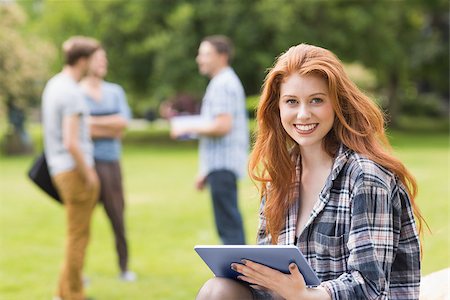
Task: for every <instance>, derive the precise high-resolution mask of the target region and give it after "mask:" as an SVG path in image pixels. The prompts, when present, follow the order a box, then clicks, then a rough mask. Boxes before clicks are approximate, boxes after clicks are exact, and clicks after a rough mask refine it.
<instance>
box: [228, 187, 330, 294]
mask: <svg viewBox="0 0 450 300" xmlns="http://www.w3.org/2000/svg"><path fill="white" fill-rule="evenodd" d="M265 205H266V196H263V197H262V199H261V204H260V207H259V225H258V234H257V244H258V245H270V244H271V243H272V237H271V236H270V234H268V233H267V220H266V217H265V215H264V208H265ZM233 268H235V270H236V271H237V272H239V273H241V274H242V275H243V276H241V277H240V279H241V280H243V281H246V282H249V283H251V284H254V285H256V286H259V287H260V288H263V289H264V290H267V291H270V292H271V293H273V295H274V296H277V297H278V296H281V297H282V298H284V299H288V300H295V299H302V300H308V299H310V300H316V299H317V300H330V299H331V296H330V294H329V293H328V292H327V291H326V289H325V288H324V287H322V286H318V287H315V288H307V287H306V284H305V280H304V278H303V276H302V275H301V273H300V271H299V270H298V268H297V266H296V265H295V264H292V265H291V266H289V270H290V272H291V274H283V273H281V272H279V271H277V270H274V269H271V268H269V267H266V266H264V265H261V264H258V263H254V262H251V261H246V262H245V265H244V264H233ZM277 297H275V298H276V299H278V298H277Z"/></svg>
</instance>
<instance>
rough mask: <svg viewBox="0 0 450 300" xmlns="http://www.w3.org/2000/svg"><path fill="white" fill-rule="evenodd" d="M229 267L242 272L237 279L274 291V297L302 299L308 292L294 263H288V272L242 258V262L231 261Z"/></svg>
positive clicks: (289, 299)
mask: <svg viewBox="0 0 450 300" xmlns="http://www.w3.org/2000/svg"><path fill="white" fill-rule="evenodd" d="M231 268H232V269H233V270H235V271H236V272H238V273H240V274H242V275H240V276H238V279H240V280H243V281H246V282H248V283H250V284H251V285H256V286H257V288H262V289H264V290H268V291H270V292H274V293H275V295H274V296H276V297H277V296H278V297H282V298H284V299H287V300H291V299H292V300H294V299H303V298H304V296H305V294H306V293H307V292H308V289H307V287H306V283H305V280H304V278H303V276H302V274H301V273H300V271H299V269H298V267H297V265H296V264H294V263H292V264H290V265H289V271H290V272H291V273H290V274H284V273H282V272H280V271H278V270H275V269H272V268H269V267H267V266H264V265H261V264H258V263H255V262H252V261H249V260H242V264H238V263H233V264H231Z"/></svg>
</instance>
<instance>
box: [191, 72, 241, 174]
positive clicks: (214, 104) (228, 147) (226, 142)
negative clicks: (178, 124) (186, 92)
mask: <svg viewBox="0 0 450 300" xmlns="http://www.w3.org/2000/svg"><path fill="white" fill-rule="evenodd" d="M200 114H201V116H202V117H203V118H204V119H206V120H213V119H214V118H215V117H217V116H218V115H220V114H229V115H231V118H232V129H231V130H230V132H229V133H227V134H226V135H224V136H221V137H208V136H201V137H200V144H199V162H200V174H201V175H204V176H206V175H208V174H209V173H211V172H212V171H216V170H229V171H232V172H233V173H234V174H235V175H236V176H237V177H242V176H243V175H244V174H245V172H246V166H247V153H248V147H249V132H248V125H247V122H248V121H247V112H246V109H245V94H244V88H243V87H242V84H241V81H240V80H239V78H238V77H237V75H236V73H235V72H234V71H233V69H232V68H231V67H226V68H224V69H223V70H222V71H220V73H218V74H217V75H216V76H214V77H213V78H212V79H211V81H210V82H209V84H208V87H207V88H206V93H205V96H204V97H203V101H202V107H201V112H200Z"/></svg>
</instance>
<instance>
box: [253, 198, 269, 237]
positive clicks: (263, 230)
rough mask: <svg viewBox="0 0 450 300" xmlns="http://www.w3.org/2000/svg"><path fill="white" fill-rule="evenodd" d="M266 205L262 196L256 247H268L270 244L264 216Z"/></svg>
mask: <svg viewBox="0 0 450 300" xmlns="http://www.w3.org/2000/svg"><path fill="white" fill-rule="evenodd" d="M265 205H266V196H263V197H262V199H261V204H260V206H259V224H258V233H257V237H256V242H257V244H258V245H270V244H271V243H272V238H271V236H270V234H268V233H267V230H266V229H267V227H266V225H267V221H266V216H265V215H264V207H265Z"/></svg>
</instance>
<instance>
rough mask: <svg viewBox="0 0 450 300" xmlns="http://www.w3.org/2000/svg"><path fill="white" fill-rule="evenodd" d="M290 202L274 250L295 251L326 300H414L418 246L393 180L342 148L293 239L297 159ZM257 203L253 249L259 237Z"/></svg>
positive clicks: (265, 240)
mask: <svg viewBox="0 0 450 300" xmlns="http://www.w3.org/2000/svg"><path fill="white" fill-rule="evenodd" d="M296 161H297V167H296V173H297V179H296V187H297V188H296V190H297V192H296V193H295V194H294V197H295V198H296V199H297V201H295V202H294V204H293V205H292V206H291V207H290V208H289V211H288V213H287V215H286V223H285V227H284V228H283V229H282V231H281V232H280V235H279V237H278V244H279V245H294V244H296V245H297V246H298V247H299V249H300V250H301V251H302V253H303V254H304V255H305V257H306V259H307V260H308V262H309V263H310V265H311V266H312V267H313V269H314V270H315V271H316V273H317V275H318V277H319V278H320V279H321V281H322V284H321V285H322V286H323V287H325V289H326V290H327V291H328V293H329V294H330V295H331V298H332V299H418V297H419V287H420V246H419V238H418V232H417V229H416V225H415V221H414V216H413V212H412V207H411V202H410V199H409V197H408V194H407V192H406V190H405V187H404V185H403V184H402V183H401V182H400V181H399V180H398V178H396V177H395V176H394V174H393V173H392V172H390V171H388V170H386V169H385V168H383V167H382V166H380V165H378V164H376V163H374V162H373V161H371V160H369V159H367V158H366V157H364V156H362V155H359V154H357V153H355V152H353V151H352V150H350V149H348V148H346V147H345V146H341V147H340V149H339V151H338V153H337V155H336V158H335V161H334V164H333V168H332V171H331V174H330V175H329V177H328V179H327V181H326V183H325V186H324V188H323V189H322V191H321V193H320V195H319V199H318V201H317V202H316V204H315V206H314V208H313V210H312V212H311V215H310V217H309V220H308V221H307V223H306V224H305V226H304V228H303V230H302V231H301V234H300V236H299V237H298V238H297V237H296V236H295V232H296V224H297V215H298V208H299V206H298V202H299V201H300V199H299V192H298V191H299V178H300V167H299V166H300V159H299V158H297V159H296ZM265 202H266V198H265V197H263V199H262V201H261V207H260V222H259V230H258V237H257V242H258V244H271V236H270V235H268V234H267V233H266V218H265V216H264V206H265Z"/></svg>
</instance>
